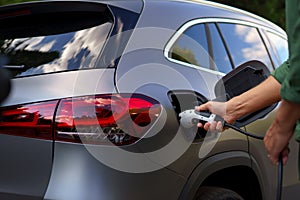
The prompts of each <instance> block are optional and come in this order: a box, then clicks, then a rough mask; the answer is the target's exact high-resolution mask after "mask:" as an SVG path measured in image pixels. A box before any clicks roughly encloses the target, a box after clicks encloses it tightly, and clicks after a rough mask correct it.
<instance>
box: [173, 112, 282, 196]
mask: <svg viewBox="0 0 300 200" xmlns="http://www.w3.org/2000/svg"><path fill="white" fill-rule="evenodd" d="M179 117H180V124H181V125H182V126H183V127H185V128H192V127H193V126H195V125H197V124H198V122H201V123H203V124H204V123H206V122H209V123H211V122H213V121H220V122H222V124H223V127H228V128H231V129H233V130H235V131H238V132H239V133H242V134H244V135H246V136H249V137H252V138H255V139H258V140H263V139H264V137H263V136H259V135H256V134H253V133H249V132H247V131H244V130H243V129H241V128H239V127H237V126H234V125H232V124H229V123H227V122H226V121H225V120H224V119H223V118H222V117H220V116H218V115H215V114H212V113H209V112H199V111H196V110H194V109H191V110H186V111H184V112H182V113H180V114H179ZM282 176H283V161H282V154H280V155H279V162H278V183H277V195H276V200H281V193H282Z"/></svg>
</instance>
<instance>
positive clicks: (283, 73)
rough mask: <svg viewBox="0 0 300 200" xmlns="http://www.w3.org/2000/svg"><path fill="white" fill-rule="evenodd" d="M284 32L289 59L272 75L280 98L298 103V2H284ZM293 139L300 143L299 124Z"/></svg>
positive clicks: (299, 30) (299, 94)
mask: <svg viewBox="0 0 300 200" xmlns="http://www.w3.org/2000/svg"><path fill="white" fill-rule="evenodd" d="M285 5H286V32H287V35H288V46H289V59H288V61H286V62H284V63H283V64H282V65H281V66H280V67H279V68H277V69H276V70H275V71H274V72H273V73H272V75H273V76H274V77H275V79H276V80H277V81H279V83H281V90H280V95H281V98H282V99H284V100H287V101H291V102H295V103H300V1H299V0H286V1H285ZM295 138H296V140H297V141H299V142H300V122H299V121H298V122H297V125H296V128H295Z"/></svg>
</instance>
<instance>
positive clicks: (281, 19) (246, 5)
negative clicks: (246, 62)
mask: <svg viewBox="0 0 300 200" xmlns="http://www.w3.org/2000/svg"><path fill="white" fill-rule="evenodd" d="M26 1H32V0H0V5H6V4H11V3H19V2H26ZM213 1H215V2H219V3H223V4H226V5H230V6H234V7H237V8H240V9H243V10H246V11H249V12H252V13H254V14H257V15H259V16H262V17H264V18H266V19H269V20H270V21H272V22H274V23H275V24H277V25H279V26H281V27H282V28H285V0H268V1H266V0H251V1H250V0H238V1H237V0H213Z"/></svg>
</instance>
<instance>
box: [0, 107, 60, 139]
mask: <svg viewBox="0 0 300 200" xmlns="http://www.w3.org/2000/svg"><path fill="white" fill-rule="evenodd" d="M57 103H58V101H49V102H43V103H33V104H27V105H19V106H11V107H6V108H1V109H0V133H1V134H9V135H17V136H24V137H32V138H40V139H49V140H50V139H52V135H53V134H52V130H53V129H52V127H53V116H54V112H55V109H56V106H57Z"/></svg>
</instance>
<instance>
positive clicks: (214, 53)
mask: <svg viewBox="0 0 300 200" xmlns="http://www.w3.org/2000/svg"><path fill="white" fill-rule="evenodd" d="M209 30H210V31H209V32H210V35H211V36H210V37H211V43H212V50H211V57H212V59H213V61H214V64H215V65H216V70H217V71H220V72H223V73H228V72H230V71H231V70H232V66H231V64H230V60H229V57H228V54H227V52H226V49H225V47H224V44H223V41H222V40H221V37H220V34H219V32H218V30H217V28H216V25H215V24H209Z"/></svg>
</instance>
